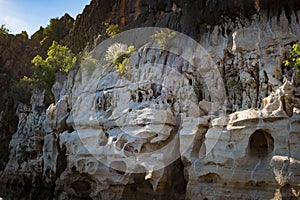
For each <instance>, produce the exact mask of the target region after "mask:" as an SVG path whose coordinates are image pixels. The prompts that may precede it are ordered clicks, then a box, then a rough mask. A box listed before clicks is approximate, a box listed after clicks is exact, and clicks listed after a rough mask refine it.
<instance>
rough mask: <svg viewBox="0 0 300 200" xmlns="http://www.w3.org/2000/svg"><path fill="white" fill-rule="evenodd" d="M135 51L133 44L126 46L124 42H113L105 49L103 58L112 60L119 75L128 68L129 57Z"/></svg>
mask: <svg viewBox="0 0 300 200" xmlns="http://www.w3.org/2000/svg"><path fill="white" fill-rule="evenodd" d="M135 51H136V49H135V47H134V46H129V47H128V46H127V45H126V44H121V43H115V44H113V45H111V46H110V47H109V48H108V50H107V51H106V55H105V60H106V61H109V62H112V63H113V64H114V66H115V67H116V68H117V69H118V70H119V73H120V75H124V74H125V73H126V72H127V70H128V67H127V65H128V63H129V61H130V59H129V57H130V55H131V54H133V53H134V52H135Z"/></svg>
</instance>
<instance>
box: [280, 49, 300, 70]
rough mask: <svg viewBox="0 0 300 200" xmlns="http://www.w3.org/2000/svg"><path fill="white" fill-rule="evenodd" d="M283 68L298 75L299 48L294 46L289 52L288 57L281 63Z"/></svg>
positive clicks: (299, 66)
mask: <svg viewBox="0 0 300 200" xmlns="http://www.w3.org/2000/svg"><path fill="white" fill-rule="evenodd" d="M283 64H284V66H285V67H291V69H292V70H294V71H295V73H296V74H298V75H300V47H299V45H298V44H294V45H293V46H292V49H291V51H290V55H289V56H288V57H287V59H286V60H284V61H283Z"/></svg>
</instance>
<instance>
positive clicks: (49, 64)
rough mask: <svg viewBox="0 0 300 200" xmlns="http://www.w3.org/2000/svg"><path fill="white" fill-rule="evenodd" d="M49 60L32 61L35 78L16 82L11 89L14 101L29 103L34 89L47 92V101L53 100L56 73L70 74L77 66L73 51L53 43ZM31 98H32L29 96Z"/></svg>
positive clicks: (49, 50)
mask: <svg viewBox="0 0 300 200" xmlns="http://www.w3.org/2000/svg"><path fill="white" fill-rule="evenodd" d="M47 56H48V57H47V58H46V59H43V58H42V57H41V56H40V55H37V56H35V57H34V58H33V59H32V64H33V67H32V69H33V72H34V74H33V76H32V77H31V78H28V77H24V78H22V79H21V80H19V81H17V82H15V83H14V84H13V85H12V87H11V95H12V97H13V99H15V100H17V101H21V102H26V101H27V102H28V95H26V96H23V95H21V94H24V93H26V94H28V92H29V93H30V92H31V90H32V89H33V88H39V89H44V90H46V99H48V100H49V101H52V100H53V95H52V94H51V87H52V85H53V84H54V82H55V73H56V72H59V71H62V72H65V73H68V72H69V70H70V69H71V67H72V66H74V65H75V62H76V57H75V55H74V54H73V53H72V52H71V50H70V49H69V48H68V47H66V46H62V45H60V44H58V43H57V42H55V41H53V43H52V45H51V46H50V47H49V49H48V52H47ZM29 98H30V96H29Z"/></svg>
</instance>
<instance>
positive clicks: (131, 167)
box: [1, 1, 300, 199]
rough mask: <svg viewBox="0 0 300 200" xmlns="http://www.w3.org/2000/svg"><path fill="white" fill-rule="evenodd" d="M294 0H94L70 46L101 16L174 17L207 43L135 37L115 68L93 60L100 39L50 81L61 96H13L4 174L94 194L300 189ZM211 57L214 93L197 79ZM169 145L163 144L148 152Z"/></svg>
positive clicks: (265, 193) (280, 194)
mask: <svg viewBox="0 0 300 200" xmlns="http://www.w3.org/2000/svg"><path fill="white" fill-rule="evenodd" d="M104 5H105V6H104ZM267 5H270V6H269V7H268V6H267ZM204 8H205V9H204ZM213 8H214V9H213ZM298 8H299V5H298V2H297V1H290V2H289V3H286V2H281V1H280V2H279V1H276V2H275V3H274V2H273V3H270V2H268V1H244V2H240V1H239V3H232V4H230V3H228V2H227V1H225V2H224V1H222V3H220V2H219V1H188V2H181V1H178V2H177V1H176V2H175V1H174V3H172V4H169V3H168V2H164V1H159V2H157V3H153V2H152V1H149V2H141V1H110V3H108V4H104V3H103V1H92V3H91V5H90V6H88V7H86V9H85V12H84V13H83V14H82V15H81V16H80V17H78V19H77V20H76V24H75V27H74V28H73V29H72V31H71V32H73V34H74V35H76V37H75V36H74V37H73V39H72V38H71V37H70V38H69V41H70V44H72V45H74V46H73V48H74V49H80V48H84V43H85V42H87V41H90V42H91V43H92V42H93V37H94V36H95V34H98V30H99V31H100V32H101V24H100V25H99V24H97V25H94V22H97V20H98V18H97V17H99V20H102V21H103V20H106V19H108V20H112V22H114V23H120V25H122V23H124V26H125V27H126V26H127V27H128V28H130V27H135V26H136V25H137V24H139V25H141V24H142V25H144V26H146V25H156V26H163V27H170V28H173V29H175V30H179V31H181V32H183V33H185V34H187V35H188V36H192V37H193V38H195V39H197V41H198V42H199V44H201V45H202V46H203V47H204V49H205V50H206V52H205V53H203V52H202V53H198V51H193V50H195V49H193V48H192V47H193V46H192V45H191V43H180V44H181V45H180V46H179V47H177V48H178V49H179V51H178V52H179V53H177V54H175V53H174V54H173V53H166V52H161V51H160V50H155V49H151V48H150V47H152V46H153V45H155V44H154V43H151V42H149V43H146V44H143V45H141V46H138V45H137V47H138V49H137V50H136V51H135V52H134V53H133V54H132V55H130V63H129V68H128V69H129V70H128V71H129V72H130V73H129V75H125V76H121V75H120V74H119V73H118V72H117V71H116V69H115V68H114V66H113V65H111V64H107V63H105V62H104V60H103V59H99V58H101V55H102V54H103V52H105V51H106V49H101V48H100V49H96V50H95V51H94V52H93V53H92V54H91V56H93V58H96V62H95V60H93V59H91V60H88V59H87V61H86V62H87V63H84V62H83V63H82V66H81V67H75V68H73V70H72V71H71V72H70V74H69V75H68V78H67V80H66V81H61V80H60V81H58V82H57V83H56V84H55V86H54V89H53V91H54V92H55V97H56V98H57V102H55V103H54V104H52V105H51V106H50V107H49V108H48V109H47V111H44V110H43V109H42V107H43V93H42V92H38V91H35V93H34V94H33V96H32V100H31V106H26V105H19V108H18V111H17V114H18V116H19V126H18V131H17V132H16V133H15V134H14V136H13V139H12V141H11V144H10V146H11V147H10V160H9V162H8V164H7V165H6V168H5V170H4V171H3V173H2V178H1V180H2V181H3V182H7V183H12V184H19V185H33V186H46V187H52V188H55V190H56V191H57V194H58V195H62V196H65V195H73V196H78V197H90V198H93V199H133V198H143V197H144V196H147V197H149V196H150V197H151V198H156V199H166V198H167V197H168V198H170V199H224V198H227V199H241V198H245V199H265V198H269V199H272V198H273V199H284V198H299V173H300V171H299V163H300V160H299V159H300V158H299V156H300V152H299V150H298V148H297V145H298V144H299V135H300V132H299V130H300V127H299V120H300V119H299V116H300V111H299V109H300V102H299V101H300V100H299V87H300V84H299V77H298V76H293V73H292V70H291V69H289V68H283V67H282V65H281V61H282V59H283V58H284V56H285V55H286V54H287V52H288V50H289V49H290V47H291V44H294V43H297V41H298V38H300V26H299V23H298V21H299V20H298V15H299V14H300V12H299V11H298ZM229 11H230V12H229ZM102 12H103V13H105V14H104V15H102V14H101V13H102ZM89 13H91V14H90V15H89ZM128 13H129V14H128ZM123 16H125V21H124V20H123V18H122V17H123ZM93 17H95V18H93ZM127 17H128V19H127ZM130 17H132V20H131V18H130ZM92 18H93V19H92ZM129 18H130V19H129ZM90 20H92V21H90ZM138 20H140V21H138ZM99 23H100V22H99ZM83 24H88V25H86V26H85V27H84V26H83ZM140 37H142V36H140ZM77 40H80V41H84V42H83V44H80V45H78V46H77V44H75V42H76V41H77ZM183 42H184V41H183ZM149 49H150V50H149ZM180 50H181V51H180ZM186 50H191V52H189V54H188V55H190V57H189V59H190V61H191V62H190V63H188V62H187V61H189V60H184V59H182V57H184V55H186V52H185V51H186ZM192 52H197V53H192ZM207 55H210V56H207ZM102 56H103V55H102ZM97 59H98V60H97ZM89 62H91V63H93V66H94V67H95V66H96V67H95V68H90V63H89ZM213 63H216V65H214V64H213ZM166 65H167V66H168V67H162V68H160V66H166ZM212 65H214V66H216V69H218V71H219V72H220V78H221V79H217V81H216V82H214V84H215V85H218V84H216V83H220V82H218V81H221V82H222V87H213V91H211V88H210V87H211V86H213V85H214V84H212V85H207V84H206V85H205V83H204V82H203V78H204V79H205V77H206V78H207V79H208V80H215V79H213V77H216V74H217V73H216V71H213V70H211V68H209V66H212ZM292 76H293V82H290V81H288V80H291V79H292ZM95 83H96V84H95ZM59 85H61V86H62V87H60V86H59ZM58 86H59V87H58ZM218 86H221V85H218ZM222 88H223V89H222ZM170 91H172V93H171V92H170ZM223 97H224V99H223ZM225 97H226V98H225ZM216 99H217V100H220V99H221V100H222V99H223V100H226V101H224V102H225V103H224V102H223V101H221V100H220V101H216ZM223 103H224V104H223ZM216 108H222V111H223V112H222V113H219V112H217V111H218V109H216ZM220 114H222V116H220ZM171 142H174V143H171ZM170 143H171V144H172V146H171V147H172V148H170V147H169V148H166V151H167V152H168V154H164V153H161V152H155V153H149V152H153V151H154V150H157V149H163V148H162V147H168V144H170ZM147 153H148V154H147ZM139 155H143V156H142V157H139ZM170 155H171V157H177V156H178V157H177V158H178V159H175V160H172V161H173V162H169V161H170V160H171V159H170V160H169V157H168V156H170ZM143 159H144V160H143ZM145 163H152V164H151V165H147V164H145ZM168 164H170V165H168ZM164 165H165V166H166V167H161V166H164ZM167 165H168V166H167ZM136 172H141V173H136Z"/></svg>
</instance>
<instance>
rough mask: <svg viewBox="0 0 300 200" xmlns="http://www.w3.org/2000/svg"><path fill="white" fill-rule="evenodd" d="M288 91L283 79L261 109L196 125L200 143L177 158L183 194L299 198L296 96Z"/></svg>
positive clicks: (299, 105) (299, 115) (299, 116)
mask: <svg viewBox="0 0 300 200" xmlns="http://www.w3.org/2000/svg"><path fill="white" fill-rule="evenodd" d="M293 92H294V93H295V87H294V86H292V85H291V83H290V82H286V83H285V84H284V85H283V86H282V87H280V88H279V89H278V90H277V91H276V92H275V93H272V94H271V95H270V96H269V97H267V98H265V99H264V102H265V105H264V108H263V109H249V110H245V111H239V112H235V113H233V114H231V115H229V116H224V117H223V118H217V119H214V120H213V121H212V127H211V128H209V129H205V128H201V129H202V130H203V132H204V133H202V134H205V138H204V140H203V141H204V142H203V143H202V146H201V147H200V148H199V149H198V151H197V152H196V153H194V154H193V152H186V153H185V154H184V155H183V157H182V158H183V160H184V161H185V166H186V168H185V169H186V170H187V174H186V176H187V179H188V180H189V181H188V186H187V195H186V199H205V198H206V199H293V198H296V199H298V198H299V192H300V191H299V181H300V180H299V175H300V171H299V169H300V168H299V149H298V148H297V147H298V139H299V138H298V137H299V134H300V132H299V130H300V129H299V119H300V112H299V111H300V110H299V108H300V99H299V98H295V97H294V95H293ZM298 92H299V91H298ZM287 101H288V102H290V103H288V104H286V103H287ZM285 105H290V106H289V107H285Z"/></svg>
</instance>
